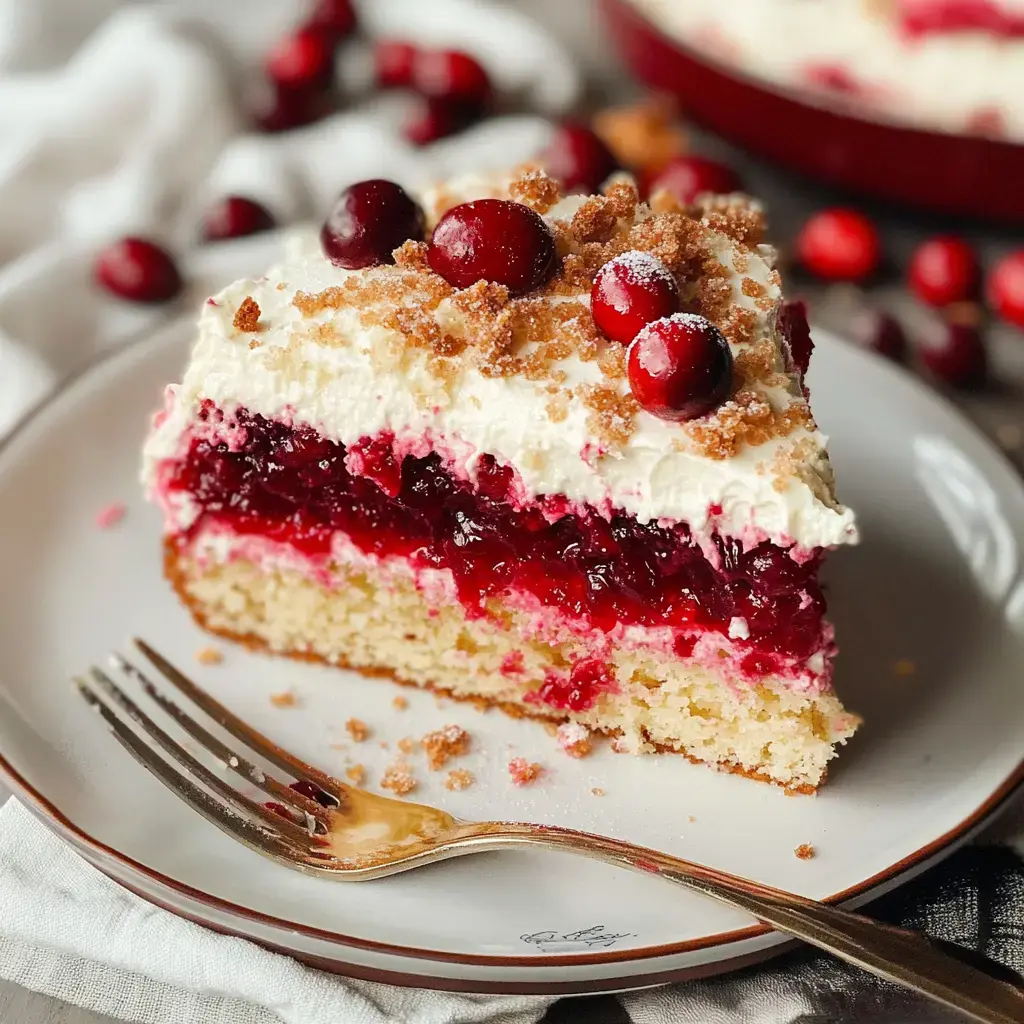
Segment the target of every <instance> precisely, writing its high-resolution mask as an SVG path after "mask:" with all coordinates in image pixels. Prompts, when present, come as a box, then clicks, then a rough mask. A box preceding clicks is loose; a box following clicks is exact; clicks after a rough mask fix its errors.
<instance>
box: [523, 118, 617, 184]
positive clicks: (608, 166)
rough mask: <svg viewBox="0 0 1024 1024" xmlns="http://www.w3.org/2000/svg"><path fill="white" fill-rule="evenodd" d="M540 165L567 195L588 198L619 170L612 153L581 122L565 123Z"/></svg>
mask: <svg viewBox="0 0 1024 1024" xmlns="http://www.w3.org/2000/svg"><path fill="white" fill-rule="evenodd" d="M540 162H541V163H542V164H543V165H544V168H545V169H546V170H547V172H548V174H550V175H551V177H552V178H555V179H556V180H557V181H559V182H561V185H562V188H563V189H565V191H566V192H585V193H587V194H588V195H589V194H590V193H592V192H597V190H598V189H599V188H600V187H601V186H602V185H603V184H604V183H605V181H607V179H608V178H609V177H611V175H613V174H614V173H615V172H616V171H617V170H618V169H619V164H618V161H617V160H616V159H615V157H614V156H613V155H612V151H611V150H610V149H609V148H608V147H607V146H606V145H605V144H604V143H603V142H602V141H601V140H600V139H599V138H598V137H597V135H595V134H594V132H592V131H591V130H590V129H589V128H588V127H587V126H586V125H584V124H580V123H579V122H578V121H565V122H564V123H563V124H561V125H559V126H558V128H557V129H556V130H555V134H554V136H553V137H552V139H551V142H550V143H549V144H548V147H547V149H545V150H544V152H543V153H542V154H541V156H540Z"/></svg>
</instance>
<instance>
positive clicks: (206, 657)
mask: <svg viewBox="0 0 1024 1024" xmlns="http://www.w3.org/2000/svg"><path fill="white" fill-rule="evenodd" d="M223 660H224V655H223V654H222V653H221V652H220V651H218V650H217V648H216V647H200V648H199V650H198V651H196V661H198V662H199V664H200V665H219V664H220V663H221V662H222V661H223Z"/></svg>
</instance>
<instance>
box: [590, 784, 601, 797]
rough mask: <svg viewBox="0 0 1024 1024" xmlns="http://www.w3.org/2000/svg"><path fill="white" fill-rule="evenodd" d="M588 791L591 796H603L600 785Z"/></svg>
mask: <svg viewBox="0 0 1024 1024" xmlns="http://www.w3.org/2000/svg"><path fill="white" fill-rule="evenodd" d="M590 792H591V794H592V795H593V796H604V790H603V789H602V788H601V787H600V786H595V787H594V788H593V789H592V790H591V791H590Z"/></svg>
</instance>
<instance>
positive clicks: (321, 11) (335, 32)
mask: <svg viewBox="0 0 1024 1024" xmlns="http://www.w3.org/2000/svg"><path fill="white" fill-rule="evenodd" d="M309 22H310V24H311V25H315V26H316V27H317V28H320V29H323V30H325V31H326V32H329V33H330V34H331V35H332V36H333V37H334V38H335V39H344V38H345V37H346V36H348V35H351V34H352V32H353V31H354V29H355V27H356V12H355V11H354V10H353V9H352V0H317V2H316V4H315V5H314V6H313V13H312V14H311V15H310V18H309Z"/></svg>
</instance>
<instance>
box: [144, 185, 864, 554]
mask: <svg viewBox="0 0 1024 1024" xmlns="http://www.w3.org/2000/svg"><path fill="white" fill-rule="evenodd" d="M508 182H509V178H507V177H506V178H494V177H486V178H479V177H476V178H467V179H462V180H460V181H458V182H454V183H450V184H447V185H445V186H443V187H441V188H438V189H432V190H429V191H428V192H426V193H424V195H423V201H424V205H425V207H426V209H427V211H428V214H429V218H430V219H431V220H435V219H436V218H437V216H439V215H440V213H441V212H443V210H444V209H445V208H448V207H450V206H451V205H453V204H454V203H457V202H460V201H464V200H466V199H469V198H476V197H480V196H483V195H507V194H508ZM586 201H587V197H581V196H573V197H569V198H565V199H562V200H561V201H560V202H558V203H557V205H555V206H554V207H553V208H551V209H550V210H548V212H547V213H546V219H547V220H548V221H549V222H550V223H551V224H552V225H553V226H555V227H557V226H558V225H565V224H566V222H568V221H570V220H571V218H572V217H573V215H574V214H575V213H576V211H578V210H579V209H580V208H581V207H582V206H583V205H584V204H585V202H586ZM635 216H636V218H637V219H638V220H642V219H643V218H645V217H649V216H650V210H649V209H648V208H647V207H646V206H644V205H643V204H640V205H638V206H637V208H636V214H635ZM709 238H710V240H711V243H710V244H711V246H712V250H713V252H714V257H715V259H717V260H718V261H719V262H720V264H721V266H722V267H724V268H725V270H726V271H727V274H726V278H725V279H726V280H727V281H728V285H729V289H730V296H731V299H730V301H731V303H732V304H733V305H734V306H735V307H738V308H741V309H744V310H748V311H749V314H748V316H749V317H750V318H751V322H752V324H753V328H752V330H751V332H750V340H749V342H747V343H745V344H743V345H734V346H733V349H734V356H740V355H741V354H742V351H743V350H744V349H745V348H750V347H752V346H754V345H756V344H758V343H762V345H763V342H764V341H765V339H768V340H769V341H771V342H772V344H773V349H772V351H773V352H774V363H775V366H774V368H775V370H776V371H777V372H775V373H773V374H772V375H771V377H770V379H769V380H768V381H767V382H762V381H757V382H755V383H754V384H753V385H752V387H754V388H755V389H756V391H757V397H758V398H759V400H763V401H764V402H765V403H768V404H769V405H771V406H772V408H774V409H782V410H785V409H787V408H789V407H801V406H802V405H803V403H804V398H803V395H802V393H801V391H800V387H799V381H798V379H797V378H796V376H795V375H793V374H787V373H784V372H781V371H783V369H784V356H783V353H782V351H781V349H780V347H779V344H780V343H779V342H778V340H777V338H776V335H775V318H776V313H777V308H778V303H779V301H780V292H779V284H778V275H777V274H775V273H773V267H772V261H773V256H774V254H773V251H772V250H771V249H770V248H769V247H767V246H758V247H756V248H755V249H749V248H744V249H743V250H742V252H741V250H740V247H739V246H738V244H737V243H735V242H733V241H732V239H730V238H729V237H727V236H726V235H725V234H720V233H717V232H713V231H712V232H710V234H709ZM738 267H741V268H742V270H739V269H737V268H738ZM393 273H397V270H396V268H393V267H386V268H375V269H374V270H371V271H345V270H342V269H339V268H337V267H335V266H333V265H332V264H331V263H330V262H329V261H328V260H327V259H326V258H324V257H323V256H322V254H321V253H320V252H319V250H318V247H317V246H316V244H315V239H312V238H311V237H310V236H309V235H306V236H303V237H300V238H299V239H297V241H296V244H295V246H294V247H293V252H292V253H291V254H290V256H289V258H288V259H287V260H286V261H285V263H283V264H282V265H281V266H279V267H276V268H274V269H273V270H271V271H269V272H268V274H267V275H266V276H265V277H262V278H259V279H256V280H241V281H237V282H235V283H234V284H232V285H230V286H229V287H227V288H225V289H224V290H223V291H222V292H220V293H219V294H218V295H216V296H214V297H213V298H212V299H210V300H209V301H208V303H207V304H206V305H205V306H204V308H203V312H202V315H201V317H200V322H199V337H198V340H197V342H196V344H195V347H194V349H193V352H192V358H191V362H190V364H189V367H188V370H187V372H186V374H185V377H184V380H183V382H182V384H181V385H180V386H177V387H173V386H172V387H171V388H170V389H169V392H168V405H167V408H166V410H165V411H164V413H162V414H161V415H160V416H158V417H157V425H156V426H155V428H154V431H153V433H152V434H151V436H150V438H149V440H148V442H147V444H146V448H145V469H144V476H145V479H146V482H147V485H148V486H149V489H150V491H151V492H153V493H155V494H156V496H157V497H158V498H160V499H161V500H163V501H164V505H165V510H166V511H167V514H168V517H169V519H170V520H171V522H169V524H168V526H169V528H170V529H175V528H184V527H186V526H187V525H188V523H189V519H190V516H191V515H193V514H194V512H193V511H192V510H191V509H190V508H189V503H188V502H187V501H185V502H175V503H170V502H168V501H167V500H166V497H167V496H166V495H161V494H160V493H159V492H160V481H161V466H162V465H163V464H165V460H173V459H175V458H178V457H181V456H182V455H183V454H184V451H185V449H186V448H187V444H188V442H189V439H190V438H191V437H192V436H193V434H194V432H196V431H201V430H202V429H203V425H202V424H200V423H199V421H198V417H197V414H198V412H199V410H200V407H201V404H202V403H203V402H206V401H208V402H212V403H213V404H214V405H216V406H217V407H219V408H221V409H223V410H224V411H225V412H228V413H230V412H231V411H232V409H234V408H235V407H237V406H244V407H245V408H246V409H248V410H249V411H250V412H253V413H259V414H261V415H263V416H265V417H268V418H275V419H284V420H286V421H289V422H291V423H293V424H300V423H301V424H308V425H310V426H312V427H313V428H314V429H315V430H317V431H318V432H320V433H321V434H323V435H325V436H327V437H329V438H331V439H332V440H335V441H338V442H340V443H342V444H346V445H350V444H352V443H353V442H356V441H358V440H360V439H361V438H364V437H367V436H376V435H379V434H381V433H384V432H390V433H392V434H394V436H395V438H396V443H397V446H398V448H399V450H400V451H401V452H411V453H414V454H424V453H425V451H424V447H425V440H426V442H427V443H428V447H430V448H433V449H435V450H438V451H440V452H442V454H443V455H444V456H445V458H446V461H447V462H448V464H449V466H450V467H451V468H452V469H453V470H455V471H456V472H459V473H465V474H467V475H468V476H469V477H471V478H472V477H473V475H474V473H475V469H476V465H477V462H478V460H479V459H480V457H481V456H483V455H484V454H490V455H493V456H494V457H495V458H496V459H497V460H498V461H499V462H501V463H504V464H507V465H509V466H511V467H513V469H514V470H515V471H516V473H517V474H518V479H519V482H520V485H521V487H520V490H521V498H522V500H530V499H533V498H535V497H537V496H544V495H559V496H563V495H564V497H565V498H566V499H568V501H569V502H570V503H586V504H589V505H593V506H597V507H598V508H600V509H605V510H607V511H610V510H611V509H612V508H619V509H622V510H624V511H625V512H627V513H629V514H632V515H634V516H636V517H637V518H638V519H639V520H640V521H641V522H649V521H652V520H653V521H670V522H676V521H685V522H687V523H688V524H689V525H690V527H691V529H692V530H693V532H694V534H695V535H696V536H697V538H698V540H708V541H709V538H710V534H711V531H712V530H714V531H717V532H718V533H720V534H724V535H727V536H733V537H737V538H739V539H740V540H741V541H743V543H745V544H746V545H748V546H752V545H754V544H756V543H758V542H760V541H762V540H765V539H770V540H772V541H774V542H776V543H778V544H782V545H791V544H796V545H797V546H798V547H799V548H800V549H811V548H816V547H823V546H824V547H827V546H832V545H836V544H842V543H849V542H852V541H855V540H856V529H855V527H854V522H853V515H852V513H851V512H850V511H849V510H847V509H844V508H843V507H842V506H840V505H839V504H838V503H837V502H836V500H835V497H834V494H833V485H832V474H831V469H830V466H829V463H828V458H827V455H826V454H825V438H824V437H823V436H822V435H821V434H820V433H819V432H818V431H817V429H816V428H815V426H814V424H813V422H812V421H810V420H809V418H807V420H806V422H805V423H804V425H798V426H796V427H794V429H792V430H791V431H790V432H788V433H787V434H785V435H783V436H776V437H772V438H771V439H769V440H767V441H765V442H764V443H761V444H756V445H751V444H745V445H743V446H741V447H740V449H739V451H738V452H737V453H736V454H735V455H734V456H732V457H729V458H713V457H710V456H709V455H707V454H706V453H705V452H704V451H702V450H701V448H700V446H699V445H697V444H695V443H693V441H692V439H691V438H690V437H689V436H688V435H687V433H686V432H685V430H684V429H683V427H682V426H681V425H680V424H678V423H671V422H666V421H663V420H660V419H658V418H656V417H654V416H652V415H649V414H647V413H644V412H640V413H638V414H637V416H636V419H635V424H634V428H633V430H632V432H631V433H630V436H629V438H628V440H627V441H626V442H625V443H624V444H623V445H621V446H619V447H616V448H613V449H610V450H609V449H606V447H605V446H604V445H603V443H602V442H601V441H600V439H599V438H596V437H595V435H594V432H593V429H592V423H593V420H592V417H591V412H592V410H591V409H588V407H587V406H586V405H585V403H584V402H583V401H582V400H581V399H580V397H579V395H580V393H581V391H582V390H585V388H586V387H587V386H588V385H599V384H602V383H603V385H604V386H607V380H606V379H603V378H602V376H601V370H600V368H599V366H598V363H597V362H596V361H594V360H590V361H585V360H583V359H581V358H580V357H579V356H578V355H577V354H575V353H573V354H571V355H570V356H568V357H567V358H564V359H562V360H561V361H560V362H558V364H557V369H558V370H559V371H560V373H561V375H563V376H562V381H563V383H562V385H561V387H560V395H561V397H562V398H563V399H564V402H563V405H562V408H561V409H560V412H559V416H558V417H553V416H552V415H551V412H550V404H551V398H552V396H551V387H550V385H549V384H546V383H545V382H544V381H536V380H531V379H528V377H527V376H526V375H523V374H514V375H508V376H494V375H488V374H485V373H483V372H481V368H480V367H478V366H477V365H475V364H474V363H473V362H472V361H471V360H466V361H465V362H464V363H458V369H457V373H456V374H455V376H454V378H452V377H451V376H449V377H448V378H443V377H439V376H438V375H437V374H436V373H434V372H432V369H431V366H430V358H429V353H428V352H427V351H426V350H424V349H420V348H414V347H409V346H407V345H404V344H403V338H402V336H401V335H400V334H397V332H395V331H393V330H390V329H389V328H388V327H386V326H383V325H380V324H376V325H374V324H373V323H371V324H370V325H367V322H366V320H365V317H363V316H361V314H363V313H365V312H366V310H365V309H359V308H354V307H352V306H340V307H338V308H332V307H329V306H328V307H325V308H316V309H313V310H310V309H308V308H307V309H306V310H305V311H302V310H300V308H298V306H297V305H296V304H295V303H294V302H293V300H294V299H295V297H296V295H297V294H298V293H302V294H304V295H317V294H319V293H323V292H325V291H326V290H327V289H331V288H336V287H338V286H340V285H342V284H343V283H344V282H345V281H346V280H347V279H349V278H351V277H353V276H358V275H364V276H366V275H374V274H376V275H381V276H383V277H387V275H389V274H393ZM745 282H746V285H745ZM751 282H753V283H751ZM752 295H756V296H757V298H754V297H752ZM246 299H252V300H253V301H254V302H255V303H256V304H257V305H258V307H259V311H260V317H259V330H258V332H255V333H246V332H240V331H239V330H238V329H236V326H235V324H234V318H235V315H236V313H237V311H238V309H239V307H240V306H241V304H242V303H243V301H244V300H246ZM392 301H393V300H392ZM415 301H416V297H415V295H411V296H409V303H410V304H414V303H415ZM541 301H543V302H544V303H552V304H555V303H559V302H566V301H573V302H577V303H587V304H588V303H589V293H586V294H575V295H568V296H567V295H562V294H551V295H548V294H544V295H543V297H542V300H541ZM299 305H302V303H301V302H300V303H299ZM434 316H435V318H436V319H437V320H438V322H440V323H442V324H443V326H444V328H445V329H446V330H448V331H450V332H452V333H457V332H458V331H459V330H460V329H463V328H464V327H465V324H463V323H461V321H462V319H463V317H462V314H461V313H460V310H459V309H458V308H457V305H456V304H455V303H453V302H452V301H451V300H450V299H445V300H444V301H443V302H441V304H440V305H439V306H438V307H437V309H436V311H435V312H434ZM617 387H618V388H619V389H620V391H621V392H623V393H626V394H628V382H627V381H626V380H625V379H622V380H619V381H618V383H617ZM713 416H714V414H713V415H712V419H713ZM172 505H173V507H172ZM707 547H708V548H710V543H708V544H707Z"/></svg>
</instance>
